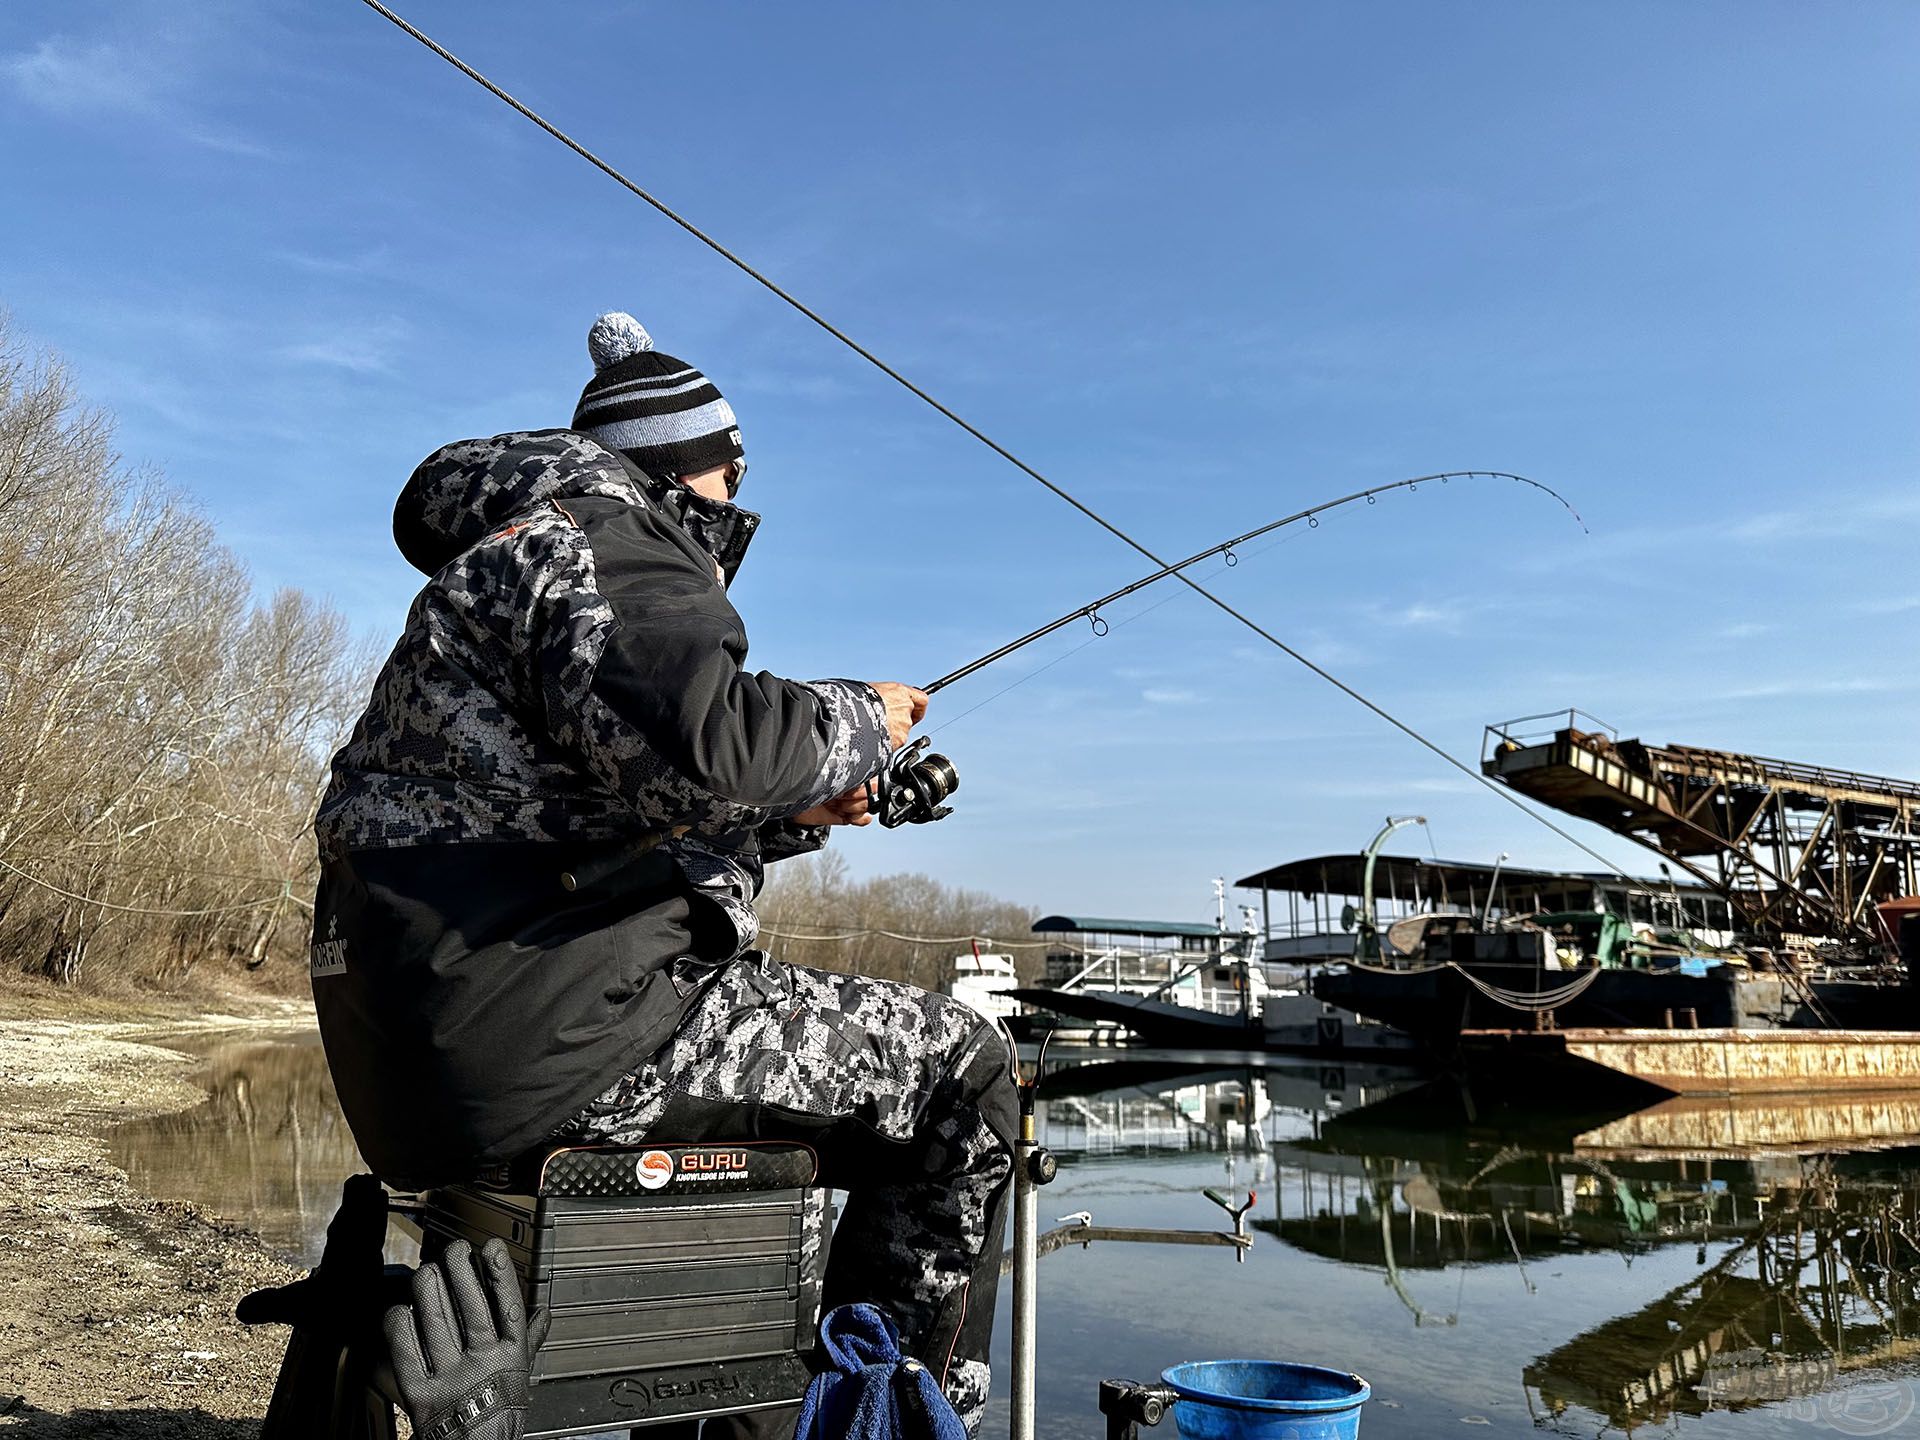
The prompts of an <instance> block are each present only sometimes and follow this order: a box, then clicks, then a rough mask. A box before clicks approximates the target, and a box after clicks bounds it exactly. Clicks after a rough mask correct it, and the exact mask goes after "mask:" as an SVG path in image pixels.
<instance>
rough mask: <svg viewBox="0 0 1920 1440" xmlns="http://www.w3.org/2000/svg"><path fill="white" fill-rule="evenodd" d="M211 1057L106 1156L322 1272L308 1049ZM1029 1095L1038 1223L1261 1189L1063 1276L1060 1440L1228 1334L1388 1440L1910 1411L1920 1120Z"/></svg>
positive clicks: (1385, 1095)
mask: <svg viewBox="0 0 1920 1440" xmlns="http://www.w3.org/2000/svg"><path fill="white" fill-rule="evenodd" d="M201 1053H202V1056H203V1058H204V1060H205V1065H206V1070H205V1073H204V1076H203V1083H205V1084H206V1085H207V1086H208V1087H209V1089H210V1090H211V1091H212V1098H211V1099H210V1100H209V1101H208V1102H207V1103H206V1104H205V1105H203V1106H200V1107H199V1108H197V1109H195V1110H191V1111H187V1112H184V1113H181V1114H177V1115H171V1116H164V1117H160V1118H158V1119H152V1120H145V1121H140V1122H136V1123H134V1124H131V1125H128V1126H125V1127H122V1128H121V1129H120V1131H119V1132H117V1134H116V1136H115V1139H114V1149H115V1155H116V1158H117V1160H118V1162H119V1163H120V1164H122V1165H123V1166H125V1167H126V1169H127V1170H128V1171H129V1173H130V1174H132V1175H133V1177H134V1179H135V1182H136V1183H137V1184H139V1185H140V1186H141V1187H142V1188H143V1189H146V1190H148V1191H150V1192H152V1193H156V1194H161V1195H168V1196H177V1197H181V1198H186V1199H191V1200H193V1201H195V1202H196V1203H199V1204H201V1205H202V1206H204V1207H205V1208H207V1209H210V1210H213V1211H217V1212H219V1213H221V1214H225V1215H228V1216H231V1217H233V1218H234V1219H237V1220H240V1221H243V1222H244V1223H246V1224H248V1225H249V1226H251V1227H252V1228H254V1229H256V1230H258V1231H259V1232H260V1233H261V1234H263V1235H265V1236H266V1237H267V1238H268V1240H269V1242H270V1243H272V1244H273V1245H275V1246H276V1247H277V1248H279V1249H281V1250H282V1251H284V1252H285V1253H287V1254H288V1255H290V1256H292V1257H294V1258H296V1259H300V1260H303V1261H307V1262H311V1261H312V1260H313V1259H314V1258H315V1257H316V1256H317V1255H318V1252H319V1248H320V1244H321V1241H322V1238H323V1234H324V1229H325V1225H326V1221H327V1219H328V1218H329V1216H330V1215H331V1212H332V1208H333V1205H334V1203H335V1200H336V1198H337V1195H338V1189H339V1182H340V1180H341V1179H342V1178H343V1177H344V1176H346V1175H347V1174H349V1173H352V1172H353V1171H354V1170H356V1169H358V1168H360V1162H359V1159H358V1156H357V1155H356V1153H355V1151H354V1147H353V1143H352V1140H351V1138H350V1137H349V1136H348V1134H347V1131H346V1128H345V1125H344V1123H343V1122H342V1121H341V1119H340V1117H339V1113H338V1110H337V1109H336V1107H335V1105H334V1099H333V1091H332V1087H331V1084H330V1083H329V1081H328V1077H327V1072H326V1065H325V1061H324V1058H323V1056H322V1054H321V1051H320V1050H319V1048H318V1046H317V1044H315V1043H314V1042H313V1041H312V1040H311V1039H309V1040H307V1041H305V1042H303V1043H298V1044H292V1043H287V1042H285V1041H272V1042H255V1041H244V1040H229V1041H224V1042H220V1043H215V1044H210V1045H206V1046H204V1047H203V1049H202V1051H201ZM1041 1093H1042V1099H1041V1102H1040V1106H1039V1110H1038V1114H1037V1116H1036V1120H1037V1125H1038V1129H1039V1134H1040V1138H1041V1140H1042V1142H1043V1143H1045V1144H1046V1145H1048V1146H1049V1147H1050V1148H1051V1149H1053V1150H1054V1151H1055V1152H1056V1154H1058V1155H1059V1156H1060V1157H1061V1159H1062V1162H1063V1164H1062V1179H1061V1181H1060V1182H1059V1183H1058V1184H1057V1185H1056V1186H1055V1187H1054V1190H1053V1191H1050V1192H1049V1200H1048V1201H1047V1202H1043V1203H1053V1202H1054V1201H1057V1202H1058V1205H1057V1209H1058V1210H1070V1209H1074V1208H1077V1207H1080V1206H1082V1205H1086V1206H1090V1207H1091V1208H1092V1209H1093V1210H1094V1211H1095V1213H1096V1215H1097V1216H1098V1218H1099V1219H1100V1220H1101V1221H1102V1222H1105V1223H1120V1224H1145V1225H1172V1226H1189V1227H1191V1226H1204V1227H1209V1228H1211V1227H1212V1226H1214V1225H1216V1224H1218V1214H1217V1212H1216V1211H1214V1210H1212V1208H1211V1207H1210V1206H1209V1205H1208V1204H1207V1203H1206V1202H1205V1201H1204V1200H1203V1199H1201V1198H1200V1197H1199V1194H1198V1191H1199V1188H1200V1186H1202V1185H1217V1184H1219V1183H1220V1176H1221V1175H1222V1174H1223V1173H1224V1174H1225V1176H1226V1178H1227V1181H1228V1183H1229V1184H1231V1185H1239V1186H1243V1187H1245V1188H1252V1189H1257V1190H1258V1191H1259V1197H1260V1199H1259V1205H1258V1208H1257V1210H1256V1212H1255V1220H1254V1223H1255V1224H1256V1226H1257V1227H1258V1230H1259V1232H1260V1233H1261V1234H1262V1236H1263V1237H1264V1238H1263V1240H1262V1242H1261V1244H1259V1245H1257V1246H1256V1248H1255V1251H1254V1252H1253V1254H1252V1255H1251V1256H1249V1263H1248V1264H1247V1265H1246V1266H1245V1267H1237V1266H1232V1265H1226V1266H1220V1265H1212V1264H1210V1263H1209V1262H1210V1261H1211V1260H1213V1259H1214V1258H1215V1257H1213V1256H1211V1255H1204V1256H1203V1257H1202V1258H1199V1259H1196V1258H1195V1252H1191V1251H1177V1252H1176V1251H1171V1250H1166V1249H1164V1248H1157V1247H1150V1246H1117V1247H1113V1248H1112V1249H1110V1250H1107V1251H1104V1252H1103V1251H1102V1250H1100V1249H1099V1247H1096V1249H1095V1251H1094V1252H1092V1253H1090V1254H1089V1255H1086V1256H1084V1257H1080V1258H1077V1259H1076V1258H1075V1257H1072V1256H1060V1257H1056V1258H1053V1259H1049V1260H1048V1261H1047V1262H1046V1267H1051V1268H1044V1267H1043V1281H1042V1289H1043V1295H1044V1296H1045V1297H1048V1298H1047V1299H1046V1302H1045V1303H1046V1304H1047V1305H1048V1306H1049V1307H1050V1308H1049V1310H1048V1312H1047V1313H1048V1314H1049V1315H1051V1316H1052V1317H1053V1319H1052V1321H1051V1322H1049V1323H1048V1325H1047V1331H1046V1340H1045V1343H1046V1346H1047V1365H1046V1366H1045V1367H1043V1368H1044V1369H1045V1371H1046V1376H1045V1383H1044V1384H1043V1390H1042V1396H1041V1401H1042V1409H1043V1413H1045V1412H1049V1411H1050V1412H1051V1413H1053V1414H1055V1415H1057V1416H1059V1417H1060V1419H1061V1423H1062V1425H1063V1426H1064V1428H1062V1429H1061V1430H1060V1432H1059V1433H1061V1434H1072V1435H1080V1434H1085V1435H1089V1436H1091V1435H1095V1434H1097V1433H1098V1429H1099V1421H1098V1417H1097V1415H1092V1414H1086V1415H1081V1414H1080V1412H1081V1411H1083V1410H1087V1409H1088V1408H1089V1406H1090V1397H1091V1395H1092V1385H1093V1383H1094V1382H1095V1381H1096V1380H1097V1378H1098V1377H1099V1376H1100V1375H1102V1374H1105V1373H1111V1367H1112V1366H1113V1365H1114V1364H1116V1363H1120V1358H1119V1357H1120V1356H1122V1355H1124V1354H1125V1353H1126V1348H1125V1347H1127V1346H1129V1345H1134V1346H1138V1347H1140V1348H1141V1349H1142V1351H1143V1352H1144V1355H1143V1359H1142V1360H1136V1361H1130V1362H1128V1363H1131V1364H1133V1365H1134V1368H1143V1365H1144V1367H1145V1368H1153V1367H1157V1366H1158V1365H1160V1364H1165V1363H1168V1362H1169V1361H1170V1360H1171V1359H1175V1358H1182V1355H1181V1354H1177V1353H1175V1352H1181V1351H1185V1350H1188V1349H1191V1350H1193V1351H1194V1352H1195V1353H1198V1352H1200V1351H1202V1350H1205V1349H1207V1348H1209V1347H1217V1345H1218V1344H1219V1343H1220V1342H1219V1340H1218V1338H1217V1326H1218V1318H1219V1315H1220V1314H1222V1313H1231V1314H1233V1315H1235V1316H1236V1317H1237V1333H1236V1336H1235V1339H1234V1341H1233V1345H1232V1346H1230V1347H1229V1348H1234V1347H1238V1346H1241V1345H1243V1344H1244V1345H1245V1346H1246V1347H1248V1348H1251V1349H1254V1350H1256V1351H1258V1353H1268V1352H1271V1353H1284V1354H1294V1355H1301V1356H1303V1357H1304V1358H1315V1357H1317V1358H1322V1359H1334V1360H1338V1361H1339V1362H1340V1363H1342V1364H1349V1365H1352V1366H1353V1367H1354V1368H1359V1369H1361V1370H1362V1372H1363V1373H1365V1374H1366V1375H1367V1376H1368V1378H1369V1379H1370V1380H1372V1381H1373V1382H1374V1385H1375V1390H1376V1393H1377V1394H1379V1395H1381V1396H1382V1397H1383V1398H1384V1397H1395V1396H1397V1397H1398V1398H1397V1399H1396V1400H1395V1401H1394V1403H1395V1404H1397V1405H1399V1406H1401V1407H1402V1408H1401V1409H1397V1410H1396V1409H1393V1408H1389V1407H1385V1406H1383V1407H1379V1409H1378V1413H1370V1415H1369V1418H1368V1421H1367V1426H1368V1430H1369V1433H1370V1434H1374V1435H1375V1436H1376V1440H1380V1437H1385V1440H1395V1437H1398V1436H1408V1437H1411V1436H1415V1435H1427V1434H1431V1433H1433V1432H1434V1431H1435V1430H1438V1429H1441V1428H1448V1429H1450V1428H1452V1427H1453V1426H1455V1425H1457V1424H1459V1423H1460V1421H1461V1420H1462V1419H1463V1418H1466V1417H1468V1416H1473V1417H1474V1418H1476V1419H1480V1418H1486V1417H1491V1419H1490V1423H1491V1424H1492V1425H1493V1427H1494V1429H1493V1433H1494V1434H1496V1435H1497V1434H1500V1433H1502V1431H1503V1430H1504V1431H1505V1432H1506V1433H1511V1434H1515V1435H1519V1434H1524V1433H1529V1432H1531V1431H1532V1430H1534V1429H1536V1428H1544V1429H1548V1430H1551V1431H1554V1432H1562V1433H1580V1434H1586V1435H1592V1434H1596V1433H1631V1432H1636V1431H1639V1430H1641V1429H1643V1428H1646V1427H1652V1426H1661V1427H1665V1428H1684V1429H1687V1430H1688V1431H1689V1433H1691V1434H1697V1435H1698V1436H1700V1437H1701V1440H1713V1437H1719V1436H1724V1435H1737V1436H1738V1437H1740V1440H1756V1437H1785V1436H1798V1435H1802V1434H1805V1433H1807V1431H1806V1423H1805V1422H1812V1423H1814V1424H1815V1425H1816V1426H1820V1425H1824V1426H1826V1427H1828V1428H1829V1429H1832V1430H1837V1431H1840V1432H1842V1433H1852V1434H1874V1433H1889V1432H1891V1431H1892V1430H1894V1429H1895V1428H1897V1427H1899V1426H1901V1425H1902V1424H1903V1423H1904V1421H1905V1418H1906V1417H1907V1415H1908V1414H1909V1412H1912V1411H1913V1410H1914V1409H1915V1404H1914V1401H1915V1397H1916V1395H1920V1384H1917V1383H1913V1382H1910V1380H1909V1377H1910V1376H1911V1377H1920V1139H1916V1138H1914V1137H1920V1097H1908V1096H1899V1095H1893V1096H1874V1097H1870V1098H1867V1099H1863V1100H1860V1101H1857V1102H1828V1101H1826V1100H1822V1101H1820V1102H1817V1103H1812V1104H1807V1105H1801V1106H1794V1105H1782V1104H1780V1103H1778V1102H1775V1101H1768V1102H1766V1103H1764V1104H1761V1105H1755V1104H1752V1103H1748V1104H1744V1105H1742V1104H1734V1103H1730V1102H1725V1101H1687V1102H1678V1101H1670V1102H1667V1103H1666V1104H1664V1105H1660V1106H1655V1107H1651V1108H1648V1109H1643V1110H1640V1111H1636V1112H1633V1113H1628V1114H1619V1113H1607V1112H1605V1111H1594V1112H1591V1113H1577V1112H1570V1111H1569V1110H1567V1109H1566V1108H1565V1107H1564V1106H1563V1107H1561V1108H1559V1109H1557V1110H1555V1111H1553V1112H1539V1111H1535V1110H1530V1109H1527V1108H1525V1107H1521V1106H1517V1105H1514V1104H1512V1103H1511V1102H1510V1100H1505V1099H1503V1098H1502V1097H1497V1096H1495V1097H1490V1096H1487V1095H1478V1096H1468V1095H1464V1094H1462V1093H1461V1092H1460V1091H1459V1090H1458V1089H1450V1088H1448V1087H1446V1086H1436V1085H1422V1084H1419V1083H1417V1082H1416V1079H1415V1077H1412V1076H1410V1075H1408V1074H1405V1073H1403V1072H1396V1071H1394V1070H1392V1069H1390V1068H1387V1067H1373V1066H1367V1067H1357V1066H1320V1065H1313V1064H1302V1063H1300V1062H1297V1061H1286V1062H1279V1061H1277V1059H1276V1058H1275V1057H1264V1056H1260V1057H1255V1056H1248V1057H1221V1056H1204V1055H1186V1056H1169V1055H1159V1056H1155V1055H1147V1054H1141V1053H1138V1052H1126V1051H1122V1052H1115V1051H1112V1050H1101V1051H1093V1052H1079V1053H1074V1052H1062V1053H1060V1054H1057V1055H1050V1057H1049V1067H1048V1075H1047V1078H1046V1081H1045V1083H1044V1085H1043V1089H1042V1092H1041ZM1002 1298H1003V1303H1004V1299H1005V1297H1004V1296H1003V1297H1002ZM1187 1307H1191V1313H1189V1308H1187ZM1123 1315H1124V1316H1127V1317H1129V1318H1127V1319H1125V1320H1124V1321H1122V1320H1117V1319H1116V1318H1115V1317H1116V1316H1123ZM1076 1317H1078V1318H1076ZM1239 1332H1244V1333H1239ZM1000 1343H1001V1344H1002V1345H1003V1346H1004V1335H1003V1336H1002V1338H1001V1342H1000ZM1503 1406H1504V1407H1506V1408H1505V1409H1503V1408H1502V1407H1503ZM1081 1421H1084V1422H1085V1423H1084V1424H1083V1423H1080V1422H1081Z"/></svg>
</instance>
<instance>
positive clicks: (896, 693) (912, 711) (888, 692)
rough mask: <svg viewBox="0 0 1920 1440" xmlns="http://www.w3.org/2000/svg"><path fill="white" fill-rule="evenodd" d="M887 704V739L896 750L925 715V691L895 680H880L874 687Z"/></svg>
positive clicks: (905, 741)
mask: <svg viewBox="0 0 1920 1440" xmlns="http://www.w3.org/2000/svg"><path fill="white" fill-rule="evenodd" d="M873 688H874V689H875V690H877V691H878V692H879V694H880V698H881V699H882V700H883V701H885V702H886V706H887V741H888V743H889V744H891V745H892V746H893V748H894V749H896V750H898V749H899V748H900V747H901V746H902V745H905V744H906V743H907V736H908V735H909V734H910V733H911V732H912V730H913V727H914V726H916V725H918V724H919V723H920V722H921V721H922V720H924V719H925V718H926V715H927V692H926V691H924V690H917V689H915V688H914V687H913V686H911V685H902V684H901V683H900V682H899V681H897V680H881V681H878V682H876V683H875V685H874V687H873Z"/></svg>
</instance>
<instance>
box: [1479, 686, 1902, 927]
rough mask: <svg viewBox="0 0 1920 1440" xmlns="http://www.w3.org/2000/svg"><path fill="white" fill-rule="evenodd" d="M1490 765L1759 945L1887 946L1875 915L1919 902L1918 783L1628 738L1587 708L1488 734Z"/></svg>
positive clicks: (1493, 772) (1486, 762) (1485, 764)
mask: <svg viewBox="0 0 1920 1440" xmlns="http://www.w3.org/2000/svg"><path fill="white" fill-rule="evenodd" d="M1480 768H1481V770H1482V771H1483V772H1484V773H1485V774H1487V775H1489V776H1491V777H1493V778H1494V779H1496V780H1499V781H1500V782H1501V783H1503V784H1506V785H1509V786H1511V787H1512V788H1513V789H1515V790H1517V791H1519V792H1520V793H1521V794H1523V795H1526V796H1529V797H1530V798H1532V799H1535V800H1538V801H1541V802H1542V803H1544V804H1547V805H1551V806H1553V807H1554V808H1555V809H1557V810H1563V811H1565V812H1566V813H1567V814H1569V815H1576V816H1578V817H1580V818H1581V819H1583V820H1591V821H1593V822H1594V823H1595V824H1597V825H1603V826H1605V827H1606V828H1607V829H1609V830H1612V831H1614V832H1615V833H1616V834H1620V835H1624V836H1626V837H1628V838H1629V839H1632V840H1635V841H1638V842H1639V843H1640V844H1642V845H1645V846H1647V847H1649V848H1650V849H1653V850H1655V851H1657V852H1659V853H1660V854H1661V855H1664V856H1666V857H1667V858H1668V859H1669V860H1671V861H1672V862H1673V863H1674V864H1675V865H1677V866H1679V867H1680V868H1682V869H1683V870H1685V871H1686V872H1687V873H1688V874H1690V875H1693V876H1695V877H1696V878H1698V879H1699V880H1701V881H1702V882H1704V883H1705V884H1708V885H1711V886H1712V887H1713V888H1714V889H1716V890H1718V891H1720V892H1721V893H1722V894H1723V895H1725V896H1726V898H1727V900H1728V902H1729V903H1730V904H1731V905H1732V906H1733V908H1734V911H1735V914H1736V916H1737V917H1738V918H1739V920H1740V921H1741V923H1742V926H1743V928H1744V929H1746V930H1747V931H1748V932H1750V933H1751V934H1752V935H1753V936H1754V937H1755V938H1756V939H1757V940H1759V941H1760V942H1762V943H1767V944H1775V945H1782V946H1793V945H1796V944H1804V943H1807V942H1823V941H1851V942H1856V943H1857V944H1859V945H1862V946H1866V947H1870V948H1875V947H1879V946H1881V945H1884V944H1885V943H1886V942H1887V941H1888V940H1890V939H1891V937H1890V936H1889V935H1888V934H1887V932H1886V929H1885V927H1884V926H1883V925H1882V924H1881V921H1880V917H1879V915H1878V913H1877V912H1876V910H1875V908H1874V907H1875V906H1876V905H1878V904H1880V903H1881V902H1883V901H1887V900H1892V899H1897V898H1900V897H1904V896H1911V895H1914V894H1916V893H1920V827H1917V826H1916V819H1917V818H1920V784H1916V783H1915V782H1913V781H1911V780H1895V779H1890V778H1888V777H1886V776H1881V775H1862V774H1858V773H1856V772H1854V771H1850V770H1835V769H1830V768H1828V767H1826V766H1821V765H1803V764H1798V763H1796V762H1794V761H1789V760H1770V759H1767V758H1765V757H1763V756H1758V755H1742V754H1736V753H1734V752H1731V751H1726V750H1706V749H1701V748H1698V747H1696V746H1690V745H1649V744H1646V743H1645V742H1643V741H1640V740H1622V739H1620V738H1619V733H1618V731H1616V730H1614V729H1613V727H1611V726H1608V725H1605V724H1603V723H1602V722H1600V721H1597V720H1595V719H1594V718H1593V717H1592V716H1589V715H1586V714H1584V713H1583V712H1581V711H1578V710H1559V711H1552V712H1549V713H1548V714H1545V715H1532V716H1526V717H1523V718H1522V719H1519V720H1510V721H1506V722H1504V723H1503V724H1499V725H1490V726H1488V727H1487V734H1486V742H1485V745H1484V748H1483V750H1482V753H1481V761H1480Z"/></svg>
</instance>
